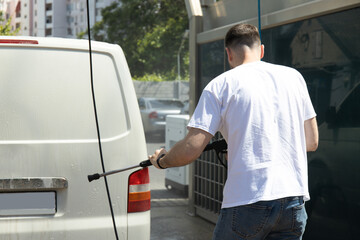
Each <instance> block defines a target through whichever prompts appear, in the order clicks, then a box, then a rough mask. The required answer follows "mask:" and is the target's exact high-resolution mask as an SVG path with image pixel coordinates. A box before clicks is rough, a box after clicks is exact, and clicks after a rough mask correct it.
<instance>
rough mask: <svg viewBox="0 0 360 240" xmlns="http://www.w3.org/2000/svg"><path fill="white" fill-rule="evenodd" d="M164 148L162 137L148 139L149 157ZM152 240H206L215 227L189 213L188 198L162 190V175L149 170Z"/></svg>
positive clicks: (153, 168) (179, 193) (155, 170)
mask: <svg viewBox="0 0 360 240" xmlns="http://www.w3.org/2000/svg"><path fill="white" fill-rule="evenodd" d="M162 146H165V140H164V137H163V136H153V137H152V138H149V137H147V150H148V154H152V153H153V152H154V151H155V150H156V149H158V148H160V147H162ZM149 174H150V187H151V240H209V239H211V238H212V232H213V230H214V227H215V225H214V224H213V223H211V222H208V221H206V220H205V219H203V218H201V217H198V216H192V215H191V214H190V213H189V212H188V201H189V200H188V198H187V197H186V196H185V194H183V193H181V192H178V191H176V190H168V189H166V187H165V171H164V170H160V169H157V168H155V167H149Z"/></svg>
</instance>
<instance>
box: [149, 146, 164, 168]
mask: <svg viewBox="0 0 360 240" xmlns="http://www.w3.org/2000/svg"><path fill="white" fill-rule="evenodd" d="M166 153H167V152H166V150H165V149H164V148H160V149H157V150H156V151H155V153H154V154H153V155H149V160H150V162H151V163H152V165H154V166H155V167H156V168H158V169H162V168H161V167H159V165H158V164H157V159H158V158H159V157H160V156H161V155H163V154H165V155H166ZM160 165H161V164H160Z"/></svg>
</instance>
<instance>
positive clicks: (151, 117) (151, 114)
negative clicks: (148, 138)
mask: <svg viewBox="0 0 360 240" xmlns="http://www.w3.org/2000/svg"><path fill="white" fill-rule="evenodd" d="M149 118H150V119H154V118H158V113H157V112H151V113H149Z"/></svg>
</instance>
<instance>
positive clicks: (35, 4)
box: [0, 0, 116, 38]
mask: <svg viewBox="0 0 360 240" xmlns="http://www.w3.org/2000/svg"><path fill="white" fill-rule="evenodd" d="M114 1H116V0H89V13H90V27H92V26H93V25H94V24H95V23H96V22H97V21H101V19H102V16H101V10H102V9H103V8H105V7H107V6H109V5H110V4H111V3H112V2H114ZM0 11H2V12H3V13H4V14H3V16H4V18H5V19H6V20H7V19H9V18H10V17H11V26H12V29H16V28H20V31H19V32H18V35H22V36H40V37H66V38H76V37H77V36H78V34H79V33H81V32H84V31H86V29H87V13H86V0H66V1H65V0H62V1H59V0H1V1H0Z"/></svg>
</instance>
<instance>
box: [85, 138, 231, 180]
mask: <svg viewBox="0 0 360 240" xmlns="http://www.w3.org/2000/svg"><path fill="white" fill-rule="evenodd" d="M213 149H214V150H215V151H216V152H217V153H218V152H222V151H224V150H226V149H227V143H226V141H225V140H224V139H220V140H217V141H214V142H212V143H209V144H208V145H206V147H205V149H204V152H206V151H209V150H213ZM163 156H164V154H162V155H161V156H159V158H162V157H163ZM151 165H152V163H151V162H150V160H144V161H142V162H141V163H140V164H137V165H134V166H131V167H127V168H122V169H117V170H113V171H109V172H104V173H95V174H92V175H88V180H89V182H91V181H93V180H97V179H99V178H101V177H104V176H108V175H111V174H115V173H119V172H124V171H127V170H130V169H133V168H137V167H142V168H144V167H148V166H151Z"/></svg>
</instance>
